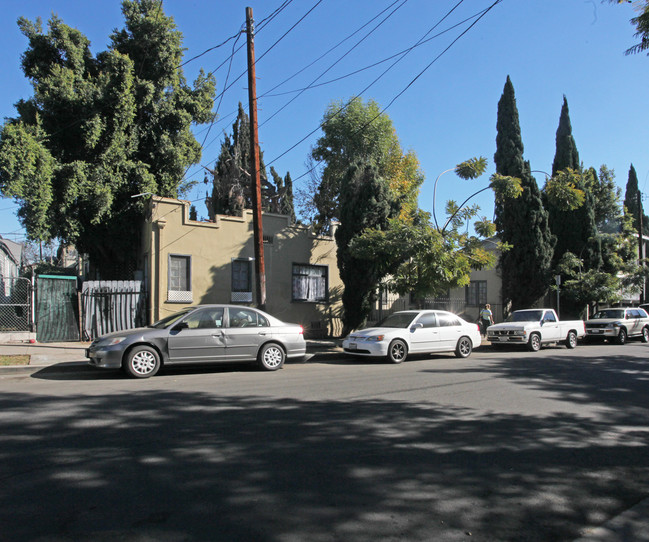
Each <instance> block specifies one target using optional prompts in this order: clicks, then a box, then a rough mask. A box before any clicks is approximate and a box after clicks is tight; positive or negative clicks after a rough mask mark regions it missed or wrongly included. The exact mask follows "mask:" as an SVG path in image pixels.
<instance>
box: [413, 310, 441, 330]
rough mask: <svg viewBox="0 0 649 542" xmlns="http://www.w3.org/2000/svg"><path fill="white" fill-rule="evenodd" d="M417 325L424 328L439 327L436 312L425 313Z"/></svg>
mask: <svg viewBox="0 0 649 542" xmlns="http://www.w3.org/2000/svg"><path fill="white" fill-rule="evenodd" d="M415 323H417V324H421V325H422V326H424V327H437V317H436V316H435V313H434V312H425V313H424V314H422V315H421V316H420V317H419V318H418V319H417V321H416V322H415Z"/></svg>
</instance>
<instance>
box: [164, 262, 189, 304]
mask: <svg viewBox="0 0 649 542" xmlns="http://www.w3.org/2000/svg"><path fill="white" fill-rule="evenodd" d="M191 268H192V258H191V256H184V255H181V254H170V255H169V272H168V279H167V282H168V287H167V301H172V302H177V303H191V302H192V277H191Z"/></svg>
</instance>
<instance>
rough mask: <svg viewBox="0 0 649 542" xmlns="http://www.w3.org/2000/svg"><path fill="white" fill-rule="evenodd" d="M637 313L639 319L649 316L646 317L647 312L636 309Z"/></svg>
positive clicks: (647, 316) (648, 316)
mask: <svg viewBox="0 0 649 542" xmlns="http://www.w3.org/2000/svg"><path fill="white" fill-rule="evenodd" d="M638 312H639V313H640V318H649V315H647V311H646V310H644V309H638Z"/></svg>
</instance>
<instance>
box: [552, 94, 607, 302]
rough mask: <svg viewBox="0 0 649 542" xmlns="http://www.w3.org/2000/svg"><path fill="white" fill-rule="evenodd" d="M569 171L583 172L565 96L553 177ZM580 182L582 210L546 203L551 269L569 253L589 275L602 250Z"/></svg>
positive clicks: (590, 201)
mask: <svg viewBox="0 0 649 542" xmlns="http://www.w3.org/2000/svg"><path fill="white" fill-rule="evenodd" d="M567 169H571V170H573V171H574V172H575V173H579V172H581V165H580V163H579V153H578V152H577V145H576V143H575V139H574V137H573V136H572V125H571V123H570V112H569V110H568V101H567V100H566V97H565V96H564V97H563V106H562V107H561V116H560V117H559V127H558V128H557V135H556V151H555V155H554V162H553V164H552V175H556V174H557V173H558V172H559V171H565V170H567ZM577 178H578V180H577V183H576V186H575V187H576V188H578V189H579V190H582V191H583V192H584V202H583V204H582V205H581V206H580V207H578V208H577V209H574V210H563V209H560V208H559V207H557V206H556V205H552V204H551V203H550V202H548V201H547V200H546V206H547V209H548V217H549V223H550V229H551V231H552V234H553V235H554V236H555V237H556V238H557V243H556V245H555V247H554V257H553V260H552V265H553V267H556V265H557V264H558V262H559V261H560V260H561V258H562V257H563V255H564V254H565V253H566V252H572V253H573V254H574V255H575V256H577V257H578V258H579V259H581V260H583V262H584V269H585V270H586V271H587V270H589V269H598V268H599V267H600V266H601V263H602V259H601V249H600V246H599V242H598V239H597V237H598V236H597V225H596V222H595V201H594V194H593V193H592V191H591V189H590V187H589V186H588V185H587V183H586V182H585V181H584V176H583V175H577ZM566 308H567V307H566Z"/></svg>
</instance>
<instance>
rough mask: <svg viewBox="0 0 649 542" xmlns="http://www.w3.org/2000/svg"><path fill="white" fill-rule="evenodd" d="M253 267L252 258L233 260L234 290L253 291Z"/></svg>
mask: <svg viewBox="0 0 649 542" xmlns="http://www.w3.org/2000/svg"><path fill="white" fill-rule="evenodd" d="M251 268H252V262H251V261H250V260H232V291H233V292H251V291H252V285H251V284H252V282H251V275H252V273H251Z"/></svg>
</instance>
